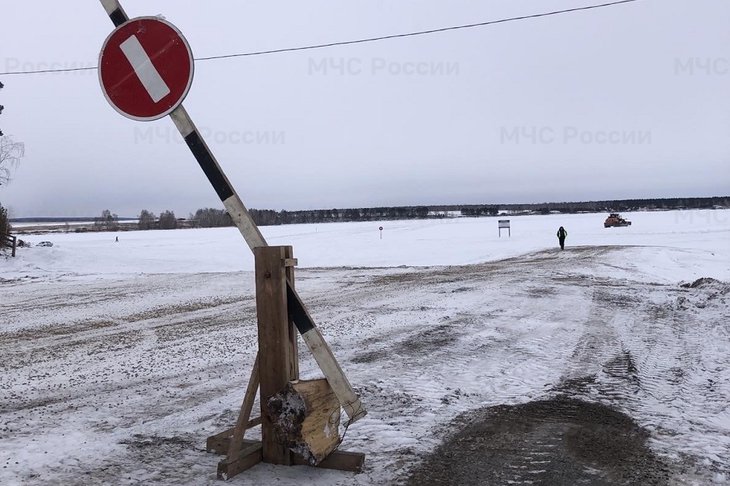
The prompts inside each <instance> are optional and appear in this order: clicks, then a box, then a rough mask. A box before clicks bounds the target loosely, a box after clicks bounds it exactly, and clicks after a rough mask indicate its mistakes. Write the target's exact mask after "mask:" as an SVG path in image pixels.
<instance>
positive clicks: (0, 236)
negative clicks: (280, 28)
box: [0, 204, 11, 248]
mask: <svg viewBox="0 0 730 486" xmlns="http://www.w3.org/2000/svg"><path fill="white" fill-rule="evenodd" d="M10 230H11V228H10V220H9V219H8V210H7V209H5V208H4V207H3V206H2V204H0V248H3V247H4V246H5V240H6V238H7V237H8V236H10Z"/></svg>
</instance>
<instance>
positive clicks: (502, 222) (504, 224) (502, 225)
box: [498, 219, 512, 238]
mask: <svg viewBox="0 0 730 486" xmlns="http://www.w3.org/2000/svg"><path fill="white" fill-rule="evenodd" d="M498 228H499V237H500V238H501V237H502V228H507V236H512V230H511V229H510V227H509V219H500V220H498Z"/></svg>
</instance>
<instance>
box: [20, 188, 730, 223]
mask: <svg viewBox="0 0 730 486" xmlns="http://www.w3.org/2000/svg"><path fill="white" fill-rule="evenodd" d="M714 208H730V196H722V197H692V198H663V199H658V198H654V199H621V200H611V201H586V202H557V203H555V202H552V203H534V204H533V203H530V204H450V205H436V206H393V207H377V208H347V209H337V208H335V209H311V210H302V211H286V210H281V211H275V210H272V209H250V210H249V212H250V213H251V216H252V217H253V220H254V221H255V222H256V224H257V225H260V226H273V225H281V224H297V223H300V224H306V223H330V222H348V221H387V220H399V219H425V218H444V217H450V216H453V215H455V214H460V215H461V216H467V217H478V216H497V215H499V214H500V213H503V212H508V213H510V214H514V213H528V214H550V213H555V212H558V213H580V212H597V213H601V212H605V213H610V212H628V211H642V210H649V211H652V210H670V209H714ZM129 219H137V223H136V226H137V227H138V229H174V228H181V227H182V228H191V227H201V228H212V227H220V226H233V221H232V220H231V218H230V216H229V215H228V213H226V211H225V210H223V209H215V208H201V209H198V210H197V211H195V213H191V214H190V215H189V216H188V218H187V219H185V218H176V217H175V213H174V212H172V211H164V212H163V213H161V214H160V216H159V217H157V216H155V215H154V214H153V213H151V212H150V211H147V210H144V209H143V210H142V211H141V212H140V215H139V216H138V217H137V218H120V217H118V216H117V215H116V214H113V213H111V212H110V211H109V210H104V211H103V212H102V216H101V218H99V217H91V218H17V219H12V220H11V221H12V222H53V221H66V222H73V221H89V220H91V221H94V228H92V230H116V229H122V225H120V223H121V222H122V221H124V220H129ZM132 224H134V223H132ZM129 226H130V225H129V223H128V224H127V225H126V226H125V229H131V228H130V227H129Z"/></svg>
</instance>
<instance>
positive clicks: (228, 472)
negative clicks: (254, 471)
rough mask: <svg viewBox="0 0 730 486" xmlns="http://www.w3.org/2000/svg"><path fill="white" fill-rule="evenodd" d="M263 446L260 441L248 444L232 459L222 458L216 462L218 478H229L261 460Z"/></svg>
mask: <svg viewBox="0 0 730 486" xmlns="http://www.w3.org/2000/svg"><path fill="white" fill-rule="evenodd" d="M262 451H263V448H262V446H261V442H256V443H254V444H249V445H247V446H246V447H245V448H243V449H242V450H241V451H240V452H239V453H238V456H236V457H235V458H233V459H228V458H226V459H224V460H222V461H220V462H219V463H218V479H230V478H232V477H233V476H235V475H236V474H239V473H241V472H243V471H245V470H246V469H251V468H252V467H253V466H255V465H256V464H258V463H259V462H261V460H262V458H263V456H262Z"/></svg>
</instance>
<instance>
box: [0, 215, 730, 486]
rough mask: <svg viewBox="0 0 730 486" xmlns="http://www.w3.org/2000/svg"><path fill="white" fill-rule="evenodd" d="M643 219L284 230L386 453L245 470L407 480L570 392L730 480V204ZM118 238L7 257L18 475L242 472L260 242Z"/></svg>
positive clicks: (287, 480)
mask: <svg viewBox="0 0 730 486" xmlns="http://www.w3.org/2000/svg"><path fill="white" fill-rule="evenodd" d="M625 216H626V217H628V219H631V220H632V221H633V225H632V226H631V227H628V228H611V229H604V228H603V226H602V222H603V219H604V218H605V214H581V215H567V216H566V215H550V216H520V217H511V218H509V219H511V220H512V236H511V238H508V237H507V235H506V234H505V232H504V231H503V233H502V238H498V236H497V221H496V220H497V218H478V219H470V218H464V219H454V220H425V221H402V222H383V223H378V222H369V223H342V224H319V225H296V226H280V227H266V228H263V233H264V235H265V237H266V238H267V240H268V241H269V243H270V244H273V245H276V244H292V245H294V252H295V256H296V257H298V258H299V263H300V267H299V270H298V271H297V286H298V289H299V291H300V293H301V294H302V297H303V299H304V301H305V302H306V303H307V305H308V307H309V309H310V311H311V313H312V314H313V317H314V319H315V321H316V322H317V323H318V326H319V327H320V329H321V331H322V333H323V334H324V336H325V338H326V339H327V341H328V342H329V344H330V346H331V347H332V348H333V351H334V354H335V356H337V358H338V360H339V362H340V364H341V365H342V368H343V369H344V371H345V373H346V374H347V376H348V378H349V380H350V381H351V382H352V383H353V385H354V386H355V388H356V389H357V391H358V392H359V393H360V394H361V397H362V400H363V402H364V404H365V406H366V407H367V408H368V412H369V413H368V415H367V416H366V417H365V418H364V419H362V420H361V421H359V422H357V423H355V424H354V425H353V426H352V427H350V429H349V430H348V432H347V436H346V438H345V442H344V444H343V446H342V448H343V449H346V450H352V451H360V452H364V453H366V454H367V458H366V462H365V470H364V471H363V472H362V473H361V474H358V475H353V474H349V473H341V472H336V471H324V470H316V469H312V468H307V467H291V468H283V467H275V466H270V465H266V464H260V465H258V466H256V467H254V468H253V469H251V470H249V471H247V472H245V473H243V474H241V475H240V476H237V477H236V478H234V480H232V481H231V484H273V483H276V484H324V485H335V484H342V485H345V484H348V485H349V484H363V485H364V484H386V483H394V482H398V481H400V480H403V479H405V478H406V477H407V476H408V473H409V470H410V469H411V468H412V467H413V466H414V465H415V464H417V463H418V462H419V461H420V460H421V459H422V458H423V457H424V456H425V455H426V454H428V453H429V452H430V451H432V450H434V448H435V447H436V446H438V444H439V443H440V442H441V440H442V439H443V438H444V436H445V435H446V434H448V433H449V432H450V431H449V428H448V425H449V423H450V421H451V420H453V419H454V418H455V417H457V416H458V415H459V414H461V413H463V412H467V411H470V410H474V409H477V408H480V407H484V406H490V405H498V404H519V403H527V402H531V401H535V400H541V399H545V398H549V397H551V396H555V395H556V394H561V393H562V394H564V393H565V390H571V393H572V394H573V397H574V398H580V399H583V400H588V401H593V402H597V403H601V404H603V405H607V406H610V407H613V408H615V409H616V410H619V411H621V412H623V413H625V414H627V415H628V416H630V417H631V418H632V419H634V420H635V421H636V422H637V423H638V424H639V425H641V426H642V427H644V428H645V429H646V430H647V431H648V432H649V434H650V441H649V445H650V447H651V448H652V449H653V450H654V451H655V452H656V453H657V455H658V456H659V457H660V458H661V459H662V460H663V461H665V462H666V463H667V464H668V467H669V470H670V471H671V475H672V481H673V482H674V483H677V484H698V485H699V484H708V483H713V482H714V483H727V482H730V405H729V404H730V351H728V350H730V325H729V324H728V323H729V322H730V310H729V309H730V307H729V306H728V298H729V297H730V296H729V295H728V292H729V289H730V286H728V281H729V280H730V211H720V210H717V211H681V212H646V213H627V214H625ZM500 219H504V218H500ZM380 225H382V226H384V228H385V229H384V231H383V239H382V240H380V239H379V232H378V229H377V228H378V226H380ZM560 225H563V226H565V228H566V229H567V231H568V239H567V247H566V250H565V251H563V252H561V251H560V250H559V249H556V246H557V240H556V238H555V232H556V230H557V227H558V226H560ZM115 236H116V234H114V233H99V234H46V235H28V236H26V237H24V239H26V240H29V241H31V242H32V243H38V242H40V241H44V240H48V241H52V242H53V243H54V246H53V247H51V248H44V247H32V248H30V249H21V250H20V251H19V256H18V257H17V258H15V259H12V258H8V259H0V342H1V343H2V344H1V345H0V369H1V371H2V375H1V376H2V380H0V465H2V467H1V468H0V484H3V485H5V484H9V485H13V484H169V485H173V484H176V485H177V484H190V485H198V484H220V483H218V482H217V480H216V479H215V469H216V463H217V461H218V460H219V457H218V456H215V455H212V454H206V453H205V451H204V448H205V438H206V437H207V436H209V435H212V434H214V433H217V432H220V431H222V430H223V429H225V428H227V427H229V426H231V425H232V424H233V422H234V421H235V419H236V413H237V410H238V408H239V407H240V401H241V399H242V395H243V392H244V389H245V384H246V380H247V379H248V374H249V372H250V368H251V365H252V363H253V359H254V356H255V352H256V322H255V308H254V298H253V296H254V294H253V290H254V289H253V275H252V273H251V269H252V264H253V260H252V257H251V255H250V252H249V250H248V248H247V247H246V246H245V245H244V244H243V241H242V239H241V236H240V235H239V234H238V233H237V231H236V230H235V229H233V228H226V229H211V230H203V229H201V230H180V231H147V232H128V233H119V240H120V241H119V242H118V243H116V242H115V241H114V237H115ZM702 277H704V278H705V280H701V281H699V282H695V281H696V280H697V279H699V278H702ZM693 282H694V285H686V284H689V283H693ZM682 284H685V285H682ZM301 350H302V351H301V355H302V364H301V369H302V375H303V377H304V378H312V377H316V376H320V374H319V370H318V369H317V367H316V364H315V363H314V361H313V360H312V359H311V358H310V357H309V354H308V352H307V350H306V348H305V347H304V345H303V344H301ZM255 434H256V430H254V432H253V435H252V437H255V436H256V435H255ZM537 479H538V480H539V478H537Z"/></svg>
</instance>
